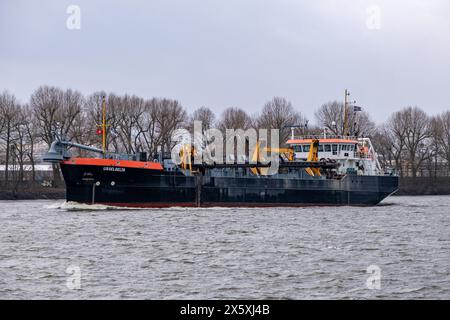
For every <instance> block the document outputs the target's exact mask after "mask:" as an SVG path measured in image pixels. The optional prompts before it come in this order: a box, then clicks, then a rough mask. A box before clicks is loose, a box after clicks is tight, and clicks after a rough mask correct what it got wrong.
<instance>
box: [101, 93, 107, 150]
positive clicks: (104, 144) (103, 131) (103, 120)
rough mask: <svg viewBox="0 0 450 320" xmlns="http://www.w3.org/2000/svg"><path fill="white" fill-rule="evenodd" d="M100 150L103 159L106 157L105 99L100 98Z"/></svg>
mask: <svg viewBox="0 0 450 320" xmlns="http://www.w3.org/2000/svg"><path fill="white" fill-rule="evenodd" d="M102 150H103V157H106V99H105V96H103V97H102Z"/></svg>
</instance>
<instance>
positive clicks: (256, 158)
mask: <svg viewBox="0 0 450 320" xmlns="http://www.w3.org/2000/svg"><path fill="white" fill-rule="evenodd" d="M260 143H261V142H258V143H257V144H256V148H255V152H254V153H253V156H252V161H253V162H260V161H261V152H270V153H278V154H284V155H285V157H286V159H287V160H288V161H294V149H293V148H271V147H264V148H261V147H260ZM250 170H251V172H252V173H253V174H257V175H259V174H262V175H267V173H268V172H269V168H251V169H250Z"/></svg>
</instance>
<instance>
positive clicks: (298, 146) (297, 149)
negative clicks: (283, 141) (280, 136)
mask: <svg viewBox="0 0 450 320" xmlns="http://www.w3.org/2000/svg"><path fill="white" fill-rule="evenodd" d="M293 147H294V152H302V146H301V145H294V146H293Z"/></svg>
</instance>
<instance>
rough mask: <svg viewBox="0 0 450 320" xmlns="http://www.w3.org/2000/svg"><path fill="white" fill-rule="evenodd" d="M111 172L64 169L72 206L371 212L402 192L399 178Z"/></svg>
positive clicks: (89, 167) (93, 167)
mask: <svg viewBox="0 0 450 320" xmlns="http://www.w3.org/2000/svg"><path fill="white" fill-rule="evenodd" d="M110 169H111V168H109V167H108V168H105V167H102V166H98V165H76V164H67V163H61V170H62V173H63V176H64V180H65V183H66V199H67V201H75V202H80V203H98V204H106V205H114V206H126V207H176V206H183V207H213V206H235V207H267V206H320V205H322V206H342V205H361V206H372V205H376V204H378V203H379V202H380V201H382V200H383V199H384V198H386V197H387V196H389V195H390V194H392V193H394V192H395V191H396V190H397V189H398V177H395V176H360V175H355V174H350V175H346V176H345V177H343V178H341V179H315V178H311V179H288V178H281V177H280V178H277V177H263V176H243V177H224V176H216V177H212V176H201V175H198V176H185V175H183V174H182V173H180V172H170V171H161V170H151V169H142V168H118V167H115V168H113V169H112V170H110Z"/></svg>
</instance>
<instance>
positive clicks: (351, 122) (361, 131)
mask: <svg viewBox="0 0 450 320" xmlns="http://www.w3.org/2000/svg"><path fill="white" fill-rule="evenodd" d="M347 108H348V109H347V111H348V113H347V115H348V118H347V125H348V129H349V133H350V135H354V136H371V135H372V134H374V133H375V129H376V126H375V123H374V122H373V121H372V120H371V119H370V116H369V114H368V113H367V112H365V111H354V109H352V107H351V106H348V107H347ZM315 117H316V121H317V124H318V125H319V126H324V127H325V128H327V129H328V130H329V131H330V132H332V133H333V134H335V135H343V134H344V130H345V123H344V104H343V103H341V102H338V101H330V102H327V103H325V104H323V105H322V106H321V107H320V108H319V109H318V110H317V111H316V113H315Z"/></svg>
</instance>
